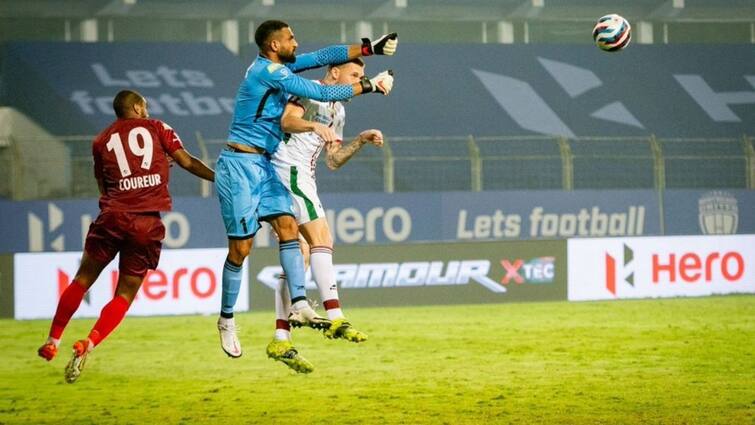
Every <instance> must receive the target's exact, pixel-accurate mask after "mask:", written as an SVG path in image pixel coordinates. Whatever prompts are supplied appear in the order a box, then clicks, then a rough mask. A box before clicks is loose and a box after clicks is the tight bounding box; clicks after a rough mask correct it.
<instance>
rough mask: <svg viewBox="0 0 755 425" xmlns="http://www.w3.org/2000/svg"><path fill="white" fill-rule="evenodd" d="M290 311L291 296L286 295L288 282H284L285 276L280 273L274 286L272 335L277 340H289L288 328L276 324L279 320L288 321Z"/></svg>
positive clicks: (289, 332)
mask: <svg viewBox="0 0 755 425" xmlns="http://www.w3.org/2000/svg"><path fill="white" fill-rule="evenodd" d="M289 312H291V297H290V296H289V295H288V283H287V282H286V276H285V275H282V276H281V277H280V279H278V286H276V287H275V320H276V324H275V335H274V336H273V337H274V338H275V339H277V340H278V341H290V340H291V331H290V330H289V329H281V328H279V327H278V326H279V325H278V323H277V322H279V321H284V322H286V323H288V313H289Z"/></svg>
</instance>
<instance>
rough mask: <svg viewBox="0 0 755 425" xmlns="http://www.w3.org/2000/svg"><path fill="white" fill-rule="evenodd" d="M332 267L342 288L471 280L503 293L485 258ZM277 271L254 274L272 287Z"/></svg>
mask: <svg viewBox="0 0 755 425" xmlns="http://www.w3.org/2000/svg"><path fill="white" fill-rule="evenodd" d="M444 266H445V273H443V269H444ZM334 268H335V272H336V282H338V285H339V286H340V287H341V288H344V289H345V288H392V287H410V286H439V285H466V284H468V283H469V281H470V280H473V281H475V282H477V283H479V284H480V285H482V286H484V287H485V288H487V289H489V290H490V291H491V292H495V293H499V294H501V293H505V292H506V288H504V287H503V286H501V285H500V284H498V283H497V282H496V281H494V280H492V279H490V278H489V277H488V272H490V261H488V260H463V261H449V262H448V264H444V262H443V261H412V262H405V263H362V264H336V265H335V266H334ZM281 271H282V269H281V267H280V266H268V267H265V268H263V269H262V270H261V271H260V272H259V274H258V275H257V280H259V281H260V282H261V283H262V284H264V285H266V286H268V287H270V288H271V289H275V286H276V284H277V281H278V276H279V275H280V273H281ZM315 287H316V286H315V284H314V283H313V282H311V281H309V280H308V282H307V288H309V289H314V288H315Z"/></svg>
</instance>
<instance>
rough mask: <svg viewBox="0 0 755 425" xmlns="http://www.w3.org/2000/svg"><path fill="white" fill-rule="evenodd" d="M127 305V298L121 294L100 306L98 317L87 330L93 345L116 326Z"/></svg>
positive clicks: (124, 313) (124, 314)
mask: <svg viewBox="0 0 755 425" xmlns="http://www.w3.org/2000/svg"><path fill="white" fill-rule="evenodd" d="M129 306H130V304H129V302H128V300H126V299H125V298H123V297H122V296H116V297H115V298H113V299H112V300H111V301H110V302H109V303H107V304H106V305H105V307H102V312H101V313H100V318H99V319H97V323H95V324H94V327H93V328H92V331H91V332H89V339H90V340H91V341H92V344H93V345H95V346H96V345H97V344H99V343H100V342H101V341H102V340H103V339H105V338H107V336H108V335H110V332H113V329H115V328H116V327H118V325H119V324H120V323H121V321H122V320H123V317H124V316H126V312H127V311H128V308H129Z"/></svg>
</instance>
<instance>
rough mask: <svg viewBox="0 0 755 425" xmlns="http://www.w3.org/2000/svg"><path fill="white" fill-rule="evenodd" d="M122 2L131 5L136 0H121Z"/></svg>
mask: <svg viewBox="0 0 755 425" xmlns="http://www.w3.org/2000/svg"><path fill="white" fill-rule="evenodd" d="M123 4H125V5H127V6H133V5H135V4H136V0H123Z"/></svg>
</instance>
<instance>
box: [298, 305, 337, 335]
mask: <svg viewBox="0 0 755 425" xmlns="http://www.w3.org/2000/svg"><path fill="white" fill-rule="evenodd" d="M288 323H289V324H290V325H291V326H293V327H295V328H300V327H302V326H307V327H310V328H312V329H317V330H327V329H330V324H331V323H330V320H328V319H326V318H324V317H322V316H320V315H319V314H317V312H315V310H314V309H312V307H311V306H310V305H309V303H308V302H307V301H300V302H297V303H294V305H292V306H291V313H289V315H288Z"/></svg>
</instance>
